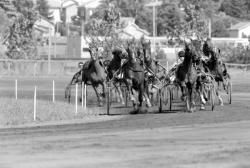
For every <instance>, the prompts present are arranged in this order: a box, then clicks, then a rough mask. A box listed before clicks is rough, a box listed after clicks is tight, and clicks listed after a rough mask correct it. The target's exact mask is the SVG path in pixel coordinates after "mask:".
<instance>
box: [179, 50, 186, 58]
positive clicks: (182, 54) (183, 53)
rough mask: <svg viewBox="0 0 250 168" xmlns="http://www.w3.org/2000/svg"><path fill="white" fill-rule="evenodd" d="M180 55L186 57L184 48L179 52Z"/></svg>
mask: <svg viewBox="0 0 250 168" xmlns="http://www.w3.org/2000/svg"><path fill="white" fill-rule="evenodd" d="M178 57H179V58H182V57H185V52H184V51H183V50H181V51H179V52H178Z"/></svg>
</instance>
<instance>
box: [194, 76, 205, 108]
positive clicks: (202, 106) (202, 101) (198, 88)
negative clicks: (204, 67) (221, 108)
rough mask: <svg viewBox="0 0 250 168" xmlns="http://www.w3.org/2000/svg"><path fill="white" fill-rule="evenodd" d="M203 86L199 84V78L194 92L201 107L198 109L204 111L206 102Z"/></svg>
mask: <svg viewBox="0 0 250 168" xmlns="http://www.w3.org/2000/svg"><path fill="white" fill-rule="evenodd" d="M205 89H206V88H205V86H204V84H202V83H201V78H200V77H199V78H198V80H197V85H196V91H197V93H198V95H199V97H200V101H201V106H200V109H201V110H205V104H206V100H205V98H204V95H205V94H206V93H205Z"/></svg>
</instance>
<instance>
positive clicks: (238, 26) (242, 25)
mask: <svg viewBox="0 0 250 168" xmlns="http://www.w3.org/2000/svg"><path fill="white" fill-rule="evenodd" d="M249 26H250V22H239V23H237V24H235V25H233V26H231V28H230V29H229V30H242V29H244V28H246V27H249Z"/></svg>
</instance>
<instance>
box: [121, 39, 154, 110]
mask: <svg viewBox="0 0 250 168" xmlns="http://www.w3.org/2000/svg"><path fill="white" fill-rule="evenodd" d="M126 51H127V53H128V60H127V62H126V63H124V65H123V66H122V72H123V75H124V76H123V79H124V83H125V85H126V87H127V90H128V93H129V95H130V98H131V100H132V101H133V105H134V107H135V105H136V102H135V97H134V92H133V89H134V90H136V91H138V100H139V106H138V107H139V109H138V110H139V111H140V109H141V107H142V102H143V96H144V97H145V98H146V103H147V106H151V103H150V102H149V99H148V96H147V94H146V91H145V81H144V80H145V74H144V68H143V65H142V64H141V62H140V61H137V59H136V54H137V50H136V48H135V46H133V45H132V44H128V47H127V49H126Z"/></svg>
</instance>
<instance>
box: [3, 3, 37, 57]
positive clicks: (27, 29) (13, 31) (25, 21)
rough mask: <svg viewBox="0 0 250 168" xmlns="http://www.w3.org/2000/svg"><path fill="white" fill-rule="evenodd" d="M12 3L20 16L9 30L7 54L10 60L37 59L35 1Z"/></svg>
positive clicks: (14, 20) (14, 19) (15, 18)
mask: <svg viewBox="0 0 250 168" xmlns="http://www.w3.org/2000/svg"><path fill="white" fill-rule="evenodd" d="M12 3H13V6H14V7H15V9H16V12H17V13H18V14H17V15H16V17H14V18H13V22H12V23H11V24H10V26H9V27H8V30H7V40H6V45H7V49H8V51H7V53H6V54H7V56H8V58H14V59H20V58H22V59H29V58H35V57H36V56H37V55H36V39H35V38H34V29H33V26H34V23H35V21H36V20H37V12H36V11H35V10H34V9H33V1H32V0H23V1H13V2H12Z"/></svg>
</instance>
